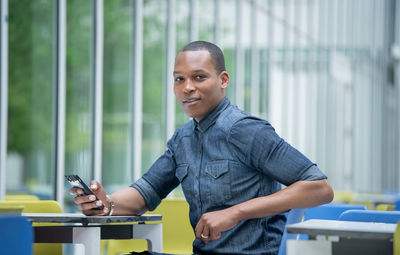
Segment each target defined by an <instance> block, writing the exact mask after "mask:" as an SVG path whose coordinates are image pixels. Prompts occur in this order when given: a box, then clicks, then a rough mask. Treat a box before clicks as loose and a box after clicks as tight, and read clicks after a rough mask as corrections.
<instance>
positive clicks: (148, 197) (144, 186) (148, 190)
mask: <svg viewBox="0 0 400 255" xmlns="http://www.w3.org/2000/svg"><path fill="white" fill-rule="evenodd" d="M130 187H132V188H135V189H137V190H138V191H139V193H140V194H141V195H142V197H143V198H144V200H145V201H146V204H147V207H148V208H149V210H150V211H153V210H154V209H156V207H157V206H158V205H159V204H160V203H161V198H160V197H159V196H158V195H157V192H156V191H155V190H154V189H153V187H152V186H151V185H150V183H149V182H147V181H146V180H145V179H143V177H142V178H140V179H139V180H137V181H136V182H135V183H133V184H131V186H130Z"/></svg>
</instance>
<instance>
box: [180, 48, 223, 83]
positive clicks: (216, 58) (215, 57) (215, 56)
mask: <svg viewBox="0 0 400 255" xmlns="http://www.w3.org/2000/svg"><path fill="white" fill-rule="evenodd" d="M201 50H206V51H208V52H209V53H210V56H211V59H212V61H213V62H214V68H215V71H216V72H217V74H218V75H219V74H220V73H221V72H223V71H226V68H225V58H224V53H222V50H221V49H220V48H219V47H218V46H217V45H215V44H213V43H210V42H206V41H194V42H191V43H189V44H187V45H186V46H185V47H183V48H182V50H181V51H180V52H183V51H201Z"/></svg>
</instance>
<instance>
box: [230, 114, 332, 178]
mask: <svg viewBox="0 0 400 255" xmlns="http://www.w3.org/2000/svg"><path fill="white" fill-rule="evenodd" d="M229 142H230V143H231V144H232V148H233V150H234V151H235V153H236V154H237V155H238V157H239V158H240V159H241V160H242V161H243V162H244V163H246V164H248V165H251V166H252V167H254V168H256V169H257V170H259V171H261V172H263V173H264V174H265V175H268V176H270V177H271V178H273V179H275V180H277V181H279V182H280V183H282V184H284V185H290V184H292V183H294V182H296V181H300V180H303V181H306V180H307V181H311V180H319V179H326V178H327V177H326V175H324V174H323V173H322V172H321V170H320V169H319V168H318V167H317V166H316V164H314V163H313V162H311V161H310V160H309V159H308V158H307V157H306V156H304V155H303V154H302V153H301V152H299V151H298V150H297V149H295V148H294V147H292V146H291V145H290V144H288V143H287V142H285V141H284V140H283V139H282V138H281V137H279V136H278V134H277V133H276V132H275V130H274V128H273V127H272V126H271V125H270V124H269V123H268V122H267V121H265V120H261V119H257V118H246V119H242V120H240V121H238V122H237V123H236V124H235V125H233V127H232V129H231V132H230V137H229Z"/></svg>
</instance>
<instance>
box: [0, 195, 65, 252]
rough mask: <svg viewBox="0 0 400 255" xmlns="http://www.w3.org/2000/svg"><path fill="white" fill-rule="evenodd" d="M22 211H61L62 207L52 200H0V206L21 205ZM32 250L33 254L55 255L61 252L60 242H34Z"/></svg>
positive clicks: (36, 224)
mask: <svg viewBox="0 0 400 255" xmlns="http://www.w3.org/2000/svg"><path fill="white" fill-rule="evenodd" d="M21 206H23V209H22V213H61V212H62V209H61V206H60V204H59V203H57V202H56V201H53V200H37V201H35V200H34V201H26V200H19V201H18V200H17V201H5V200H3V201H0V208H6V207H21ZM49 225H53V226H54V225H55V226H57V225H61V224H57V223H34V224H33V226H49ZM33 251H34V254H35V255H56V254H62V244H34V246H33Z"/></svg>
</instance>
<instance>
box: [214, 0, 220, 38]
mask: <svg viewBox="0 0 400 255" xmlns="http://www.w3.org/2000/svg"><path fill="white" fill-rule="evenodd" d="M214 43H215V44H216V45H219V46H221V1H220V0H214Z"/></svg>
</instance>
